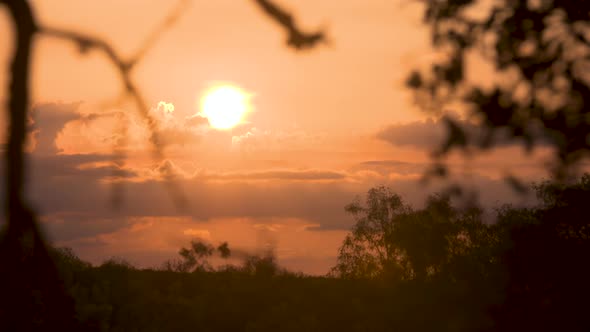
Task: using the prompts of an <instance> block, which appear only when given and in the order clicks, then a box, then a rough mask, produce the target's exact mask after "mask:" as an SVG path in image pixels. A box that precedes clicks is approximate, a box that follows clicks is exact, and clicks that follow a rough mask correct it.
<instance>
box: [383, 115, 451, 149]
mask: <svg viewBox="0 0 590 332" xmlns="http://www.w3.org/2000/svg"><path fill="white" fill-rule="evenodd" d="M445 133H446V129H445V127H444V125H443V123H442V121H441V120H440V119H436V120H433V119H426V120H422V121H413V122H408V123H404V124H394V125H390V126H388V127H386V128H384V129H382V130H381V131H379V132H378V133H377V138H378V139H380V140H383V141H386V142H388V143H390V144H392V145H395V146H400V147H412V148H418V149H429V150H432V149H434V148H437V147H438V146H440V145H441V144H442V142H443V140H444V138H445Z"/></svg>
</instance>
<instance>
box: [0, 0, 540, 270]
mask: <svg viewBox="0 0 590 332" xmlns="http://www.w3.org/2000/svg"><path fill="white" fill-rule="evenodd" d="M31 3H32V6H33V7H34V9H35V13H36V15H37V17H38V19H39V20H40V21H41V22H43V23H44V24H47V25H51V26H59V27H65V28H71V29H76V30H81V31H84V32H88V33H91V34H93V35H97V36H100V37H103V38H107V39H108V40H110V41H111V42H112V44H113V45H114V46H115V48H117V49H118V50H120V51H121V52H122V53H123V54H132V53H133V51H134V50H136V49H137V47H138V46H139V44H140V41H141V40H142V37H143V36H146V35H147V34H148V33H149V31H150V29H151V28H152V27H153V26H154V25H155V24H157V22H159V19H161V18H162V17H163V15H164V14H163V13H167V12H168V11H169V10H170V9H171V8H172V7H173V6H174V2H173V1H168V0H166V1H164V0H158V1H156V0H150V1H145V0H141V1H140V0H126V1H120V0H119V1H115V0H108V1H76V0H52V1H31ZM281 3H284V4H285V5H286V6H287V7H288V8H290V9H292V10H293V12H295V13H296V14H297V18H298V19H299V21H300V22H301V23H302V24H303V25H304V26H305V27H307V28H309V29H313V28H316V27H318V26H326V27H327V28H328V31H329V35H330V37H331V39H332V41H333V43H332V45H331V46H321V47H320V48H319V49H315V50H311V51H309V52H301V53H297V52H294V51H292V50H290V49H287V48H286V47H285V46H284V38H285V36H284V33H283V31H281V30H280V29H279V28H278V27H277V26H276V25H275V24H274V22H271V20H269V19H268V18H267V17H265V16H263V15H262V13H261V11H260V10H259V9H258V8H256V7H255V6H254V5H253V2H252V1H248V0H240V1H238V0H216V1H208V2H201V1H194V3H193V5H192V6H191V7H190V8H189V9H188V10H187V11H186V12H185V13H184V14H183V15H182V16H181V18H180V20H179V21H178V22H177V24H176V25H175V26H174V27H172V28H171V29H170V30H168V31H167V32H166V33H165V34H164V35H162V37H161V39H160V40H159V41H158V43H157V44H156V45H155V47H154V48H153V49H152V50H151V51H150V52H149V53H148V55H147V57H146V58H145V59H144V61H143V62H142V63H141V64H140V66H139V67H138V68H136V72H134V79H135V81H136V82H137V84H138V86H139V87H140V89H141V90H142V91H143V93H144V95H145V96H146V97H147V99H148V101H149V103H150V105H151V107H152V110H151V113H152V114H153V115H154V117H156V118H157V119H158V120H159V121H160V127H161V129H162V130H163V132H165V133H166V135H167V136H166V139H167V144H166V150H165V155H166V160H162V161H157V162H156V161H153V160H152V159H150V157H149V152H150V150H149V149H150V146H149V143H148V132H147V129H146V126H145V124H144V123H143V122H142V120H141V119H140V118H138V117H137V116H134V115H130V114H134V113H133V108H132V107H131V106H129V105H125V106H108V107H107V106H105V103H107V102H109V101H112V100H114V99H115V98H116V97H117V96H118V95H119V93H120V92H121V85H120V82H119V81H118V76H117V74H116V72H115V71H114V70H113V68H112V67H111V66H110V64H109V63H108V61H106V59H105V58H104V56H103V55H102V54H100V53H97V52H92V53H90V54H88V55H86V56H80V55H79V54H78V53H77V50H76V48H75V47H73V46H72V45H70V44H68V43H65V42H57V41H55V40H52V39H49V38H46V37H41V38H38V39H37V40H36V45H35V53H34V61H33V75H32V91H33V99H34V105H35V106H34V107H33V108H34V109H35V112H34V114H35V125H36V128H37V132H36V134H35V135H34V136H33V137H34V139H33V141H34V142H35V144H33V145H34V146H35V149H34V152H33V154H32V164H33V166H32V168H31V181H30V183H31V185H30V191H31V195H32V196H33V200H34V202H35V204H36V206H37V207H38V208H39V210H40V212H41V214H42V215H43V221H44V223H45V225H46V227H47V229H48V231H49V235H50V236H51V238H52V239H54V240H55V242H57V243H58V244H60V245H67V246H71V247H73V248H74V249H75V250H76V252H78V253H79V254H80V255H81V257H82V258H85V259H89V260H91V261H92V262H95V263H98V262H101V261H102V260H104V259H106V258H109V257H111V256H120V257H124V258H126V259H129V260H130V261H131V262H132V263H135V264H138V265H141V266H156V265H158V264H159V263H160V262H162V261H163V260H164V259H166V258H170V257H173V256H174V255H175V253H176V251H177V250H178V248H180V247H181V246H182V245H185V244H186V243H188V241H189V240H190V239H191V237H195V236H200V237H204V238H206V239H207V240H209V241H212V242H214V243H217V242H221V241H229V242H230V247H231V246H232V245H233V246H234V247H238V248H245V249H248V250H256V249H257V248H260V246H261V245H262V244H261V243H262V242H264V241H271V242H272V244H273V245H274V246H276V251H277V255H278V257H279V262H281V263H282V264H284V265H285V266H287V267H289V268H292V269H294V270H301V271H304V272H308V273H315V274H319V273H325V272H326V271H327V270H328V268H329V267H330V265H332V264H333V263H334V261H335V256H336V255H337V248H338V245H339V243H340V241H341V240H342V238H343V237H344V235H345V234H346V232H347V230H348V229H349V227H350V226H351V225H352V222H353V221H352V220H351V219H350V218H349V217H348V216H346V215H345V214H344V212H343V207H344V205H345V204H347V203H349V202H350V201H351V200H352V199H353V198H354V197H355V195H359V194H362V193H363V192H365V191H366V190H367V189H368V188H370V187H371V186H374V185H377V184H386V185H391V186H392V187H393V188H394V190H397V191H399V192H400V193H402V194H404V195H405V196H407V197H408V200H409V201H410V202H412V203H414V204H419V203H420V202H421V200H422V198H423V197H424V195H425V193H427V192H429V191H430V190H431V189H428V188H423V187H420V186H419V185H418V184H417V179H418V178H419V177H420V175H421V174H422V171H423V170H424V167H425V166H426V165H427V162H428V149H430V148H431V147H433V146H434V145H435V144H436V143H437V142H436V140H437V139H440V137H442V136H441V135H442V132H441V131H440V128H439V127H437V124H436V121H433V120H427V117H426V116H425V115H424V114H422V113H420V112H419V111H418V110H417V109H416V107H415V106H413V105H412V95H411V94H410V92H409V91H407V90H406V89H405V88H404V86H403V82H404V80H405V78H406V75H407V74H408V72H409V71H410V70H411V68H413V67H415V66H421V65H424V64H427V63H428V61H429V59H432V56H431V53H430V52H429V48H428V40H429V39H428V36H427V31H426V30H425V29H424V28H423V27H421V25H420V7H419V6H417V5H411V4H408V2H407V1H390V0H362V1H361V0H323V1H312V0H283V1H281ZM10 51H11V29H10V25H9V24H8V19H7V15H6V13H5V11H3V10H0V63H1V64H2V65H3V68H7V65H8V61H9V57H10V54H11V53H10ZM219 81H223V82H231V83H233V84H235V85H237V86H239V87H241V88H242V89H244V90H245V91H247V92H248V93H251V94H252V95H253V97H252V104H253V112H251V113H250V114H248V116H247V117H246V119H245V121H244V122H243V123H242V124H241V125H239V126H238V127H236V128H234V129H233V130H228V131H218V130H214V129H212V128H210V127H208V126H206V125H198V126H194V125H191V124H189V123H188V122H187V120H186V118H187V117H190V116H192V115H195V114H196V113H197V112H198V111H199V109H198V100H199V98H200V97H201V93H202V92H203V91H204V90H205V89H206V88H207V87H210V86H211V84H212V83H214V82H219ZM0 84H1V85H2V88H1V89H0V100H2V105H4V101H5V98H6V97H5V96H6V69H4V72H2V75H1V76H0ZM159 102H163V103H160V104H159ZM164 103H165V104H164ZM158 105H160V106H158ZM163 105H173V107H174V112H172V113H166V112H164V111H163V108H162V107H163ZM2 114H4V112H2ZM123 114H126V115H123ZM121 119H127V120H129V121H131V122H130V124H129V129H128V130H129V137H128V144H127V153H128V160H127V162H126V164H125V166H124V168H123V169H115V168H113V166H112V158H111V157H110V156H109V154H110V153H111V151H112V148H113V144H115V143H116V142H117V140H118V139H119V138H120V137H119V136H117V128H118V126H119V125H120V121H121ZM437 128H438V129H437ZM517 155H518V152H517V149H516V148H514V147H505V148H502V149H500V150H498V151H496V152H495V153H494V154H492V155H488V156H484V157H483V158H479V159H478V160H475V161H473V162H472V163H470V164H467V166H465V164H464V163H460V164H459V165H460V166H461V167H460V168H461V169H462V170H463V171H464V172H466V173H465V174H467V175H468V176H463V177H464V178H463V180H462V181H466V182H467V183H470V184H473V185H476V186H479V187H482V186H485V187H486V188H487V189H486V191H485V192H483V193H482V196H483V197H482V199H483V200H484V201H485V202H487V203H489V204H494V203H498V202H500V201H501V199H500V198H503V199H507V198H508V197H513V195H512V193H511V192H510V190H509V189H508V188H506V187H505V186H504V185H503V184H502V182H501V177H502V176H503V175H505V174H506V172H507V170H514V169H516V170H517V171H518V172H520V174H521V175H524V176H525V178H527V179H532V178H538V177H539V176H541V175H542V174H543V172H542V169H541V166H542V165H539V164H538V163H537V162H536V161H535V160H533V159H531V158H514V156H517ZM508 156H510V157H508ZM508 161H509V162H508ZM171 169H172V170H175V172H176V173H175V174H176V176H177V177H178V178H177V180H178V183H179V185H180V187H181V188H182V189H183V192H184V193H185V195H186V197H187V200H188V202H189V207H188V208H187V209H185V210H179V209H177V208H176V207H175V206H174V204H172V203H171V199H170V196H169V195H168V193H167V192H166V190H165V187H164V186H163V185H162V183H161V179H162V178H163V177H164V176H165V175H166V174H168V172H169V171H170V170H171ZM113 171H116V172H118V173H119V174H123V175H124V176H123V177H119V178H118V179H116V180H113V178H112V175H113ZM465 174H464V175H465ZM113 181H118V182H122V183H124V188H125V202H124V207H123V209H122V210H121V211H113V210H112V209H111V208H110V207H109V205H108V202H109V198H110V197H111V196H110V195H111V194H112V191H111V189H112V183H113ZM261 239H262V240H261ZM265 239H266V240H265ZM269 239H270V240H269Z"/></svg>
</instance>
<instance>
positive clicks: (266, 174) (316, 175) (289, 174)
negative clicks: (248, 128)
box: [200, 170, 347, 181]
mask: <svg viewBox="0 0 590 332" xmlns="http://www.w3.org/2000/svg"><path fill="white" fill-rule="evenodd" d="M346 177H347V174H345V173H341V172H335V171H323V170H265V171H256V172H233V173H218V174H203V175H201V176H200V178H202V179H205V180H232V181H236V180H237V181H240V180H293V181H321V180H343V179H345V178H346Z"/></svg>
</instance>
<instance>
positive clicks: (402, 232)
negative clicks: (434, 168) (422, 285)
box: [331, 187, 486, 280]
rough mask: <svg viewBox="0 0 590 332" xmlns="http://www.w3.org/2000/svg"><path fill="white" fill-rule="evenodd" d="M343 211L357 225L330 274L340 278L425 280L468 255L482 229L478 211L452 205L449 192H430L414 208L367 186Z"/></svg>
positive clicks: (483, 227) (345, 241)
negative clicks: (362, 195) (364, 193)
mask: <svg viewBox="0 0 590 332" xmlns="http://www.w3.org/2000/svg"><path fill="white" fill-rule="evenodd" d="M346 211H347V212H348V213H350V214H352V215H353V217H354V218H355V220H356V223H355V225H354V226H353V228H352V231H351V233H350V234H349V235H347V236H346V238H345V240H344V242H343V244H342V247H341V248H340V251H339V255H338V263H337V265H336V266H335V267H334V268H333V269H332V272H331V273H332V274H334V275H337V276H341V277H345V278H396V279H398V280H402V279H403V280H407V279H417V280H424V279H426V278H427V277H428V276H433V275H436V274H438V273H440V272H441V271H442V270H443V269H444V268H445V266H447V264H448V263H449V262H450V261H451V260H452V259H453V257H454V256H459V255H468V254H470V252H471V250H473V249H474V248H476V247H477V246H478V245H479V244H480V242H479V240H480V239H481V238H482V237H481V233H482V232H485V228H486V226H485V225H484V224H483V223H482V222H481V211H480V210H478V209H471V210H465V211H461V210H459V209H456V208H454V207H453V206H452V205H451V202H450V198H449V196H448V195H431V196H430V197H429V198H428V200H427V203H426V206H425V207H424V209H421V210H415V209H413V208H412V207H410V206H409V205H407V204H405V203H404V202H403V200H402V198H401V197H400V196H399V195H397V194H395V193H393V192H392V191H391V190H390V189H388V188H386V187H377V188H373V189H370V190H369V191H368V193H367V197H366V202H365V204H364V205H363V204H362V203H361V202H360V201H359V200H357V201H355V202H353V203H352V204H349V205H347V206H346Z"/></svg>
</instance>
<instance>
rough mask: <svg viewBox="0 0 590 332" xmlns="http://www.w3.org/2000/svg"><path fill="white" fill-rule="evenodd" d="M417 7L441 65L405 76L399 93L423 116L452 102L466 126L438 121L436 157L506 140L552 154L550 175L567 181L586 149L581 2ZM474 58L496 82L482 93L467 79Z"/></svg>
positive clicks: (462, 0)
mask: <svg viewBox="0 0 590 332" xmlns="http://www.w3.org/2000/svg"><path fill="white" fill-rule="evenodd" d="M423 3H424V5H425V7H426V10H425V14H424V22H425V24H427V25H428V26H429V28H430V36H431V40H432V46H433V47H434V49H435V50H436V51H437V52H439V53H441V54H443V58H444V60H442V61H440V62H437V63H434V64H432V66H431V67H430V69H429V70H428V71H426V72H420V71H414V72H413V73H412V74H411V75H410V76H409V77H408V80H407V85H408V86H409V87H411V88H412V89H414V90H415V92H416V97H417V101H418V103H419V105H420V106H421V107H422V108H424V109H427V110H432V109H434V110H436V111H443V110H445V109H446V108H449V107H451V106H450V105H451V104H452V103H455V105H456V103H460V104H462V105H463V106H464V107H465V108H466V109H467V112H466V114H465V118H466V122H467V124H465V123H463V124H462V123H460V122H458V121H456V119H453V118H451V117H446V118H445V123H446V126H447V129H448V130H447V137H446V140H445V141H444V142H441V145H440V149H439V150H437V151H435V156H436V157H437V158H441V157H444V156H445V155H446V154H447V153H449V152H450V151H452V150H455V149H457V150H460V151H465V152H467V151H470V150H473V149H474V148H475V149H481V150H485V149H489V148H492V147H494V146H497V145H499V144H505V143H507V142H516V143H520V144H522V145H523V146H524V147H525V149H526V151H529V152H530V151H532V150H533V149H534V148H535V147H537V146H539V145H543V146H548V147H550V148H551V149H552V150H553V152H554V156H555V163H554V165H553V167H552V171H553V174H554V175H556V176H557V177H558V178H560V179H563V178H566V177H567V175H568V174H572V173H573V171H574V170H575V167H574V166H576V164H577V163H578V162H579V161H580V160H582V159H584V158H586V157H587V156H588V151H589V149H590V140H588V134H590V122H589V121H588V118H589V116H590V113H589V112H590V108H588V105H590V76H589V73H590V70H589V68H590V67H589V66H590V62H589V60H590V37H589V36H590V26H589V25H588V20H589V19H590V14H589V13H590V3H588V2H587V1H575V0H564V1H552V0H539V1H518V0H515V1H502V2H487V1H484V0H445V1H424V2H423ZM474 12H477V14H474ZM474 55H475V56H477V57H478V58H479V59H481V60H482V61H484V62H487V63H488V64H490V65H492V66H493V68H494V69H495V72H496V74H497V75H498V76H499V77H500V78H501V79H500V80H501V83H499V84H496V85H494V86H493V87H491V88H490V87H483V86H482V85H481V83H482V82H481V81H479V82H472V81H469V80H468V77H467V76H468V75H467V73H468V72H470V71H474V68H473V67H468V66H467V62H468V60H469V58H470V57H471V58H473V57H474ZM490 79H493V78H490ZM473 124H479V125H477V126H476V129H477V130H475V131H473V130H470V128H469V127H470V126H473ZM439 174H445V173H444V172H443V173H440V172H439ZM511 183H514V184H516V182H514V181H511Z"/></svg>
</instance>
